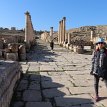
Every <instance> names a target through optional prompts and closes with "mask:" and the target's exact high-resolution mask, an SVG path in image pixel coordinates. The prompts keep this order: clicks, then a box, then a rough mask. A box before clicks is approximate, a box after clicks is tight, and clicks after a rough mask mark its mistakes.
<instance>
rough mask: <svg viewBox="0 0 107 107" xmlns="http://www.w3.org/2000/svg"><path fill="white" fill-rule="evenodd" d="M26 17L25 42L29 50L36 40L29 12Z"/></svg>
mask: <svg viewBox="0 0 107 107" xmlns="http://www.w3.org/2000/svg"><path fill="white" fill-rule="evenodd" d="M25 16H26V26H25V42H26V44H27V46H28V48H29V47H30V45H31V43H32V42H33V40H34V38H35V33H34V29H33V25H32V21H31V16H30V14H29V12H28V11H27V12H26V13H25Z"/></svg>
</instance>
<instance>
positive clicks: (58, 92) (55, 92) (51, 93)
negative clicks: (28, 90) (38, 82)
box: [42, 87, 70, 98]
mask: <svg viewBox="0 0 107 107" xmlns="http://www.w3.org/2000/svg"><path fill="white" fill-rule="evenodd" d="M42 92H43V96H44V97H45V98H53V97H56V96H64V95H70V92H69V91H68V89H67V88H66V87H63V88H51V89H44V90H43V91H42Z"/></svg>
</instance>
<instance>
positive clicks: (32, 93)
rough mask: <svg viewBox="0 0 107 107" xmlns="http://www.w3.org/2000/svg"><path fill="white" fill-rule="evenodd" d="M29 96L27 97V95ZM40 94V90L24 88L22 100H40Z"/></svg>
mask: <svg viewBox="0 0 107 107" xmlns="http://www.w3.org/2000/svg"><path fill="white" fill-rule="evenodd" d="M28 96H29V97H28ZM41 100H42V96H41V92H40V91H36V90H25V91H24V93H23V101H28V102H30V101H41Z"/></svg>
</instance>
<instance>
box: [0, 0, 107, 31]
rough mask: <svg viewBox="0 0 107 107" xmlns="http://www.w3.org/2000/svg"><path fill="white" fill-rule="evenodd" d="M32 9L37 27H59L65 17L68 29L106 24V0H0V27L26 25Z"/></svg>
mask: <svg viewBox="0 0 107 107" xmlns="http://www.w3.org/2000/svg"><path fill="white" fill-rule="evenodd" d="M26 11H29V12H30V15H31V19H32V23H33V27H34V29H35V30H50V27H53V28H54V30H58V26H59V21H60V20H61V19H62V18H63V17H66V29H67V30H68V29H71V28H76V27H80V26H87V25H107V0H0V27H3V28H11V27H16V28H17V29H22V28H24V27H25V14H24V13H25V12H26Z"/></svg>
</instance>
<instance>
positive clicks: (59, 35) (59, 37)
mask: <svg viewBox="0 0 107 107" xmlns="http://www.w3.org/2000/svg"><path fill="white" fill-rule="evenodd" d="M58 39H59V40H58V41H59V44H61V42H62V39H61V21H59V32H58Z"/></svg>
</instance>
